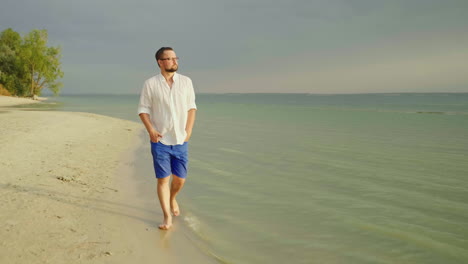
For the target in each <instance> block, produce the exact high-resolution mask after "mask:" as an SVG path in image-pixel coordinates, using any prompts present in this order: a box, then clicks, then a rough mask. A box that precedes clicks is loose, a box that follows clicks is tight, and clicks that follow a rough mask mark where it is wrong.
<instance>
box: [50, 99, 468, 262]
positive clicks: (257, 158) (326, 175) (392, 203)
mask: <svg viewBox="0 0 468 264" xmlns="http://www.w3.org/2000/svg"><path fill="white" fill-rule="evenodd" d="M52 101H53V102H54V101H55V103H54V104H49V108H54V109H58V110H65V111H85V112H94V113H99V114H104V115H109V116H114V117H119V118H124V119H129V120H134V121H137V122H138V121H139V119H138V116H137V113H136V109H137V104H138V96H137V95H88V96H61V97H59V98H57V99H55V100H52ZM197 106H198V111H197V120H196V123H195V127H194V132H193V136H192V139H191V141H190V143H189V151H190V164H189V176H188V180H187V184H186V185H185V187H184V189H183V191H182V192H181V194H180V202H179V203H180V204H181V208H182V210H183V214H182V216H181V217H182V219H183V221H181V222H180V223H181V224H183V225H184V226H185V227H186V228H185V229H184V230H185V231H184V232H186V234H185V235H186V236H187V237H189V238H190V239H191V240H192V241H193V243H194V244H196V245H197V247H199V248H201V249H203V251H204V252H206V253H207V254H209V255H211V256H213V257H214V258H216V259H217V260H218V261H219V262H223V263H424V264H428V263H467V262H468V94H357V95H313V94H198V95H197ZM143 136H146V135H143ZM148 155H150V154H149V153H148ZM145 170H146V171H145V172H139V173H141V174H145V175H142V177H153V174H152V173H153V172H152V171H151V165H150V164H149V165H148V166H147V167H146V168H145ZM153 195H154V194H153ZM155 205H156V204H155Z"/></svg>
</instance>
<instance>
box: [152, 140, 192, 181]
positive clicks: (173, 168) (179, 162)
mask: <svg viewBox="0 0 468 264" xmlns="http://www.w3.org/2000/svg"><path fill="white" fill-rule="evenodd" d="M151 154H153V165H154V172H155V173H156V178H158V179H161V178H166V177H167V176H170V175H171V174H174V175H176V176H177V177H180V178H185V177H187V165H188V142H184V144H182V145H174V146H169V145H164V144H163V143H161V142H158V143H153V142H151Z"/></svg>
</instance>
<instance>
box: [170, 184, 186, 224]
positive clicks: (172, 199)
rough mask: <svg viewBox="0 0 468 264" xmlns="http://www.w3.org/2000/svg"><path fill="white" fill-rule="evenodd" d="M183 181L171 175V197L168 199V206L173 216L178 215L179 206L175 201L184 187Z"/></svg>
mask: <svg viewBox="0 0 468 264" xmlns="http://www.w3.org/2000/svg"><path fill="white" fill-rule="evenodd" d="M184 183H185V179H184V178H180V177H178V176H176V175H172V182H171V197H170V204H171V211H172V213H173V214H174V216H178V215H180V209H179V204H178V203H177V201H176V195H177V193H179V191H180V190H181V189H182V187H183V186H184Z"/></svg>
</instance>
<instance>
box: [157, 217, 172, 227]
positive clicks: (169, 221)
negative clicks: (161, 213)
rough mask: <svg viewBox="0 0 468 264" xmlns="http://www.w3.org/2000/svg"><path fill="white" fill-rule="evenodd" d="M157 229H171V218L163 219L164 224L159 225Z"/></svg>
mask: <svg viewBox="0 0 468 264" xmlns="http://www.w3.org/2000/svg"><path fill="white" fill-rule="evenodd" d="M158 227H159V229H162V230H169V229H170V228H171V227H172V217H171V216H169V217H167V218H166V217H164V222H163V223H162V224H160V225H159V226H158Z"/></svg>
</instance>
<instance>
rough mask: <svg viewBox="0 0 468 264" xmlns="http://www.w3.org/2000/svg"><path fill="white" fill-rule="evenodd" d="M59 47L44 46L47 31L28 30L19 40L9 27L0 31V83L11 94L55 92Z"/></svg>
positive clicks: (58, 72)
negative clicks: (46, 89) (45, 90)
mask: <svg viewBox="0 0 468 264" xmlns="http://www.w3.org/2000/svg"><path fill="white" fill-rule="evenodd" d="M60 58H61V53H60V48H59V47H47V30H37V29H35V30H32V31H31V32H29V33H28V34H27V35H26V36H25V37H24V38H23V39H22V38H21V36H20V35H19V34H18V33H17V32H15V31H13V30H12V29H10V28H9V29H6V30H4V31H3V32H1V34H0V84H3V86H5V88H6V89H7V90H8V91H9V92H10V93H11V94H14V95H20V96H24V95H30V96H34V95H40V94H41V91H42V90H43V89H44V88H48V89H49V90H51V91H52V92H53V93H54V94H58V92H59V91H60V88H61V87H62V83H60V82H58V81H57V79H59V78H62V77H63V72H62V71H61V69H60V64H61V63H60Z"/></svg>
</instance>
